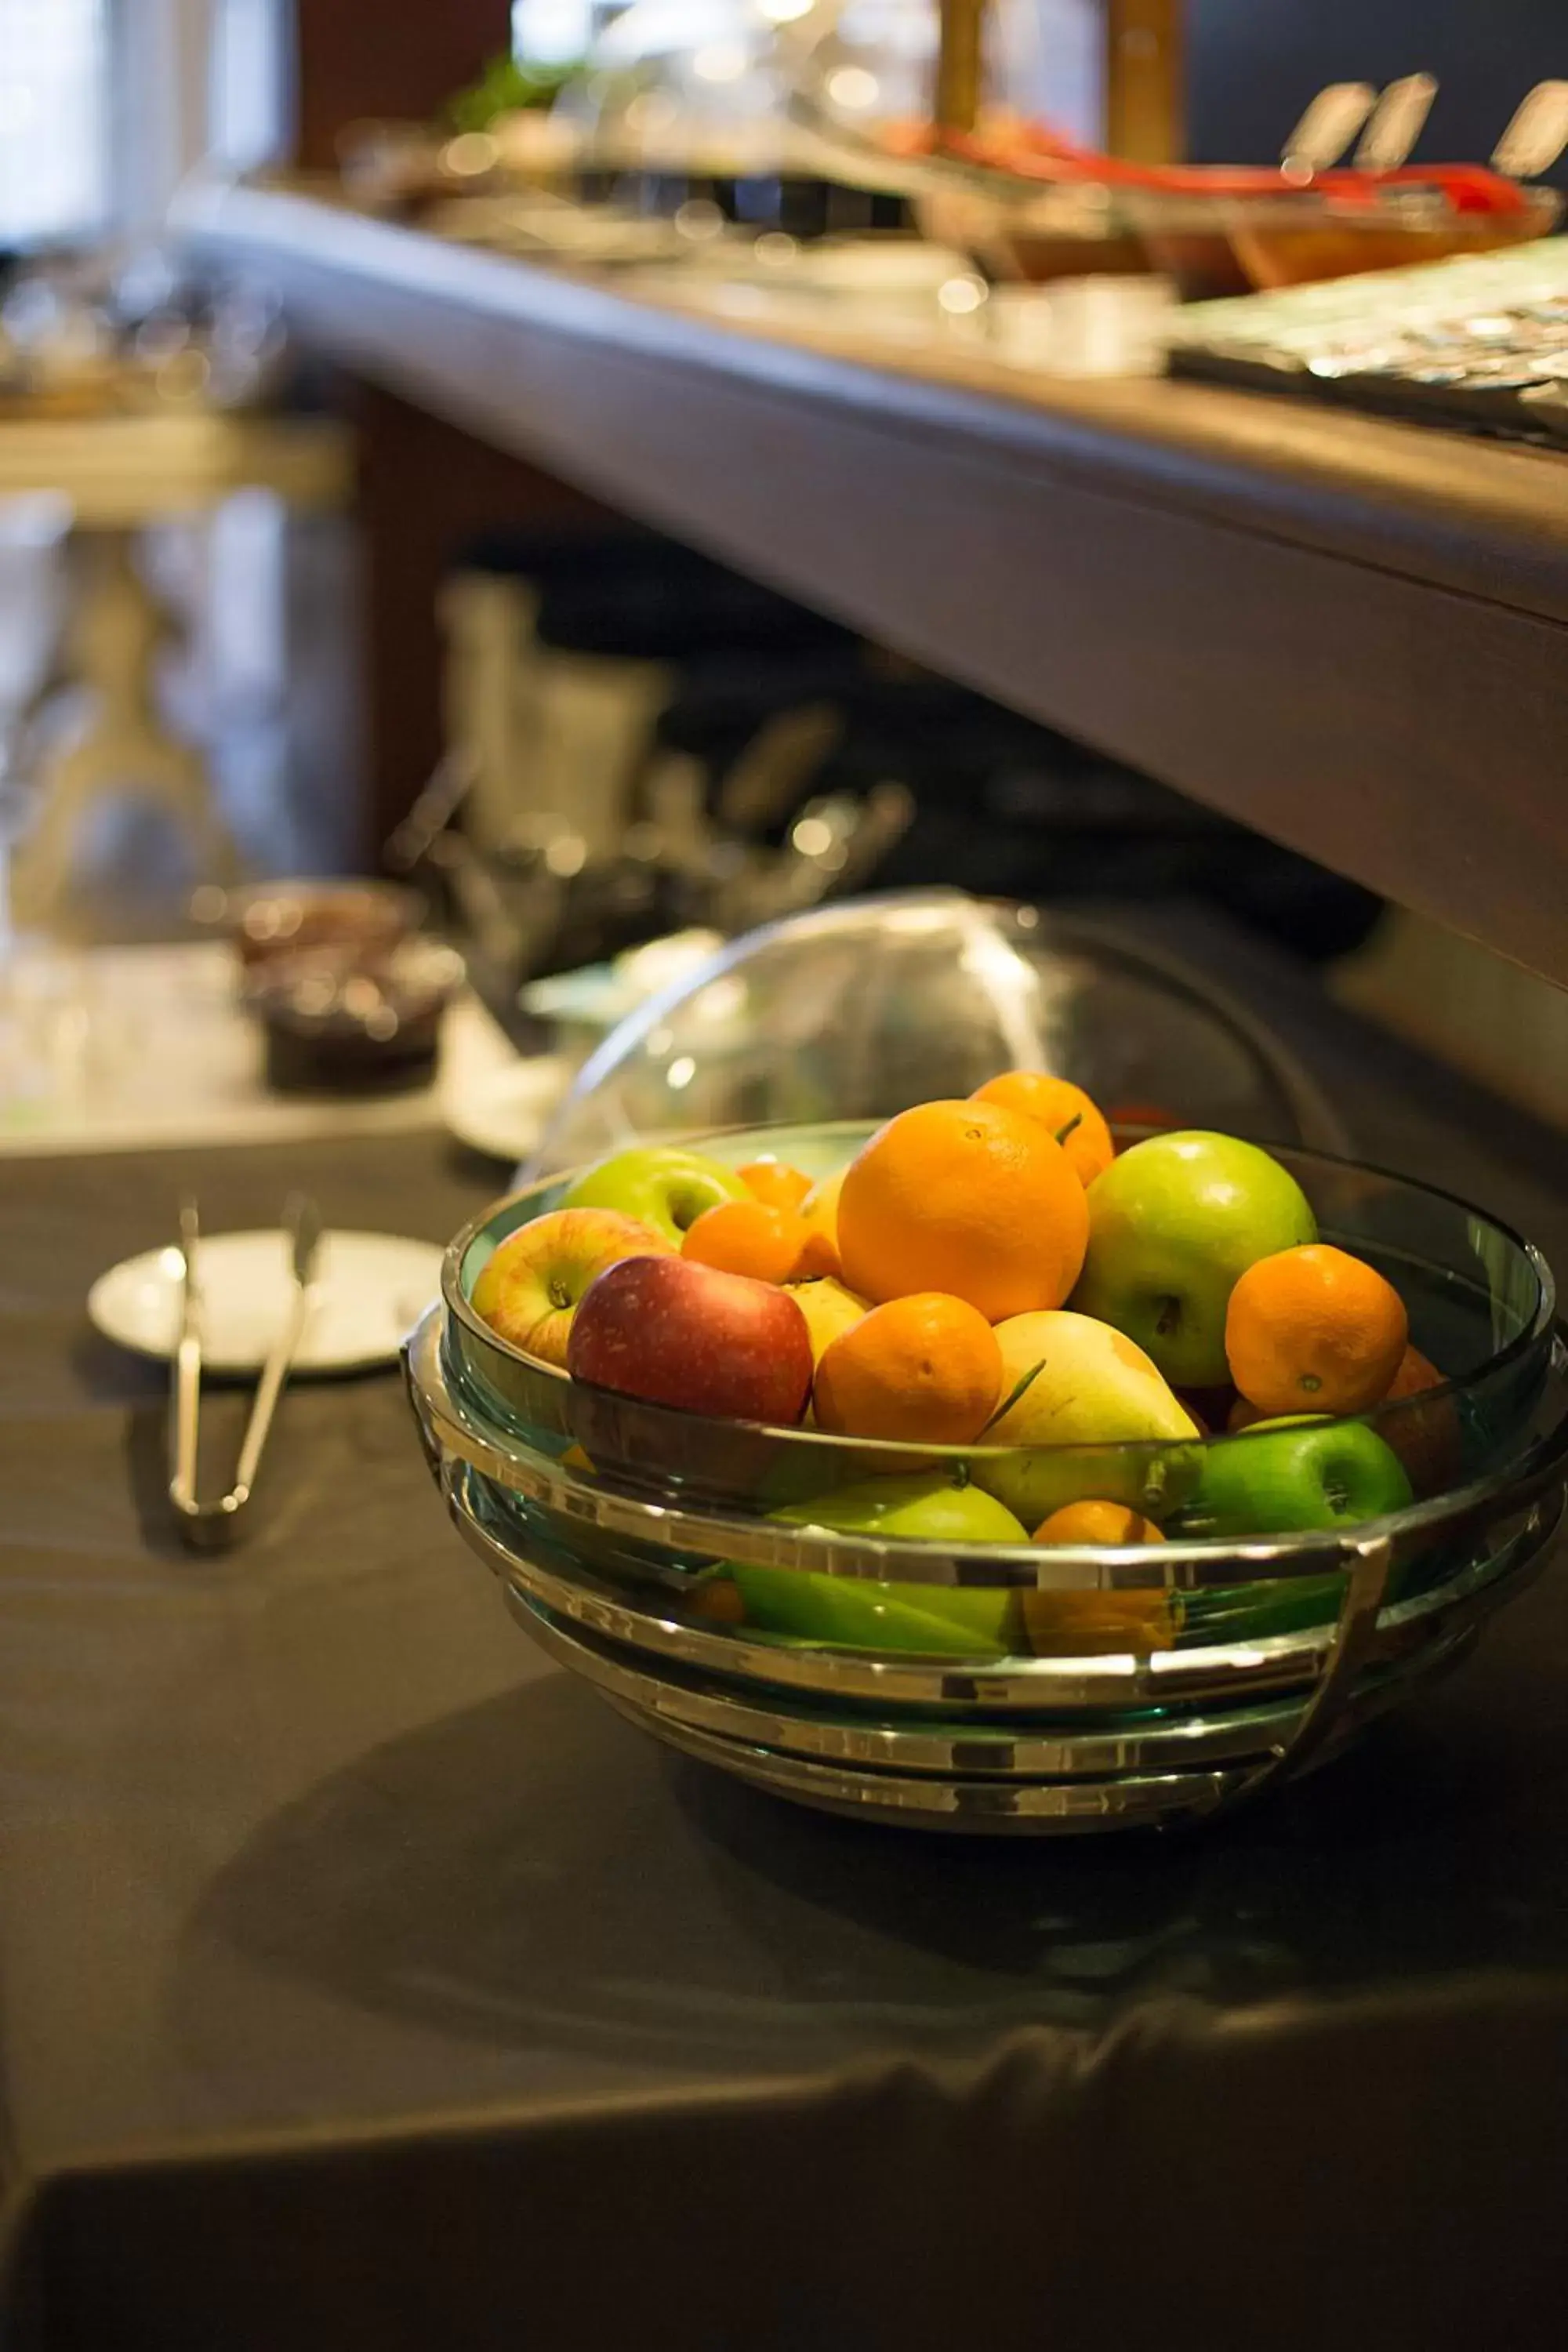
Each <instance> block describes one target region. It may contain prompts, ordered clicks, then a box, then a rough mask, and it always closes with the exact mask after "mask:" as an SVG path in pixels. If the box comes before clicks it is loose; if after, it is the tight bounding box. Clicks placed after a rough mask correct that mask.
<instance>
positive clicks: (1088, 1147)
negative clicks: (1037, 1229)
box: [969, 1070, 1116, 1186]
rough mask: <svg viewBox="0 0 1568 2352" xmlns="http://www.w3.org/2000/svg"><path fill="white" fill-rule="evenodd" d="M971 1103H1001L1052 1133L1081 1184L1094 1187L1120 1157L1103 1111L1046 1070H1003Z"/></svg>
mask: <svg viewBox="0 0 1568 2352" xmlns="http://www.w3.org/2000/svg"><path fill="white" fill-rule="evenodd" d="M969 1099H970V1101H971V1102H992V1103H1000V1104H1001V1106H1002V1108H1003V1109H1004V1110H1018V1111H1022V1112H1023V1114H1024V1117H1025V1118H1037V1119H1038V1120H1039V1122H1040V1124H1041V1126H1042V1127H1048V1128H1049V1129H1050V1131H1051V1133H1052V1134H1053V1135H1054V1136H1055V1137H1056V1139H1057V1141H1058V1143H1059V1144H1060V1145H1061V1148H1062V1150H1064V1151H1065V1152H1066V1153H1067V1156H1068V1160H1070V1161H1071V1162H1072V1165H1073V1167H1074V1169H1075V1170H1076V1171H1077V1173H1078V1179H1079V1183H1080V1184H1083V1185H1086V1186H1087V1185H1089V1184H1092V1183H1093V1181H1094V1180H1095V1178H1096V1177H1097V1176H1100V1175H1103V1173H1104V1172H1105V1171H1106V1169H1108V1168H1109V1167H1110V1163H1111V1161H1112V1160H1114V1159H1115V1157H1116V1146H1115V1144H1114V1143H1112V1141H1111V1139H1110V1128H1109V1127H1107V1125H1106V1123H1105V1118H1104V1115H1103V1113H1102V1112H1101V1111H1100V1107H1099V1105H1098V1104H1097V1103H1095V1102H1094V1101H1093V1100H1092V1099H1091V1098H1090V1097H1089V1096H1088V1095H1086V1094H1085V1092H1084V1090H1083V1088H1082V1087H1075V1086H1074V1084H1073V1082H1072V1080H1071V1079H1070V1078H1053V1077H1050V1076H1047V1073H1046V1072H1045V1071H1044V1070H1004V1071H1003V1073H1002V1076H1000V1077H999V1078H987V1079H986V1081H985V1084H984V1086H983V1087H975V1089H974V1092H973V1094H972V1095H971V1096H970V1097H969Z"/></svg>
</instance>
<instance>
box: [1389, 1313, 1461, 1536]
mask: <svg viewBox="0 0 1568 2352" xmlns="http://www.w3.org/2000/svg"><path fill="white" fill-rule="evenodd" d="M1443 1380H1444V1375H1443V1374H1442V1373H1441V1372H1440V1371H1439V1370H1437V1367H1436V1364H1433V1363H1429V1362H1428V1361H1427V1360H1426V1357H1425V1356H1424V1355H1422V1353H1421V1351H1420V1349H1417V1348H1406V1349H1405V1353H1404V1355H1403V1356H1402V1357H1401V1359H1400V1363H1399V1370H1397V1371H1396V1372H1395V1373H1394V1378H1393V1380H1392V1381H1391V1382H1390V1383H1389V1388H1388V1393H1387V1395H1386V1396H1385V1397H1384V1399H1383V1400H1382V1402H1383V1403H1384V1405H1394V1404H1403V1405H1404V1406H1405V1411H1404V1412H1379V1413H1378V1415H1377V1418H1376V1421H1375V1423H1374V1424H1373V1426H1374V1427H1375V1428H1376V1430H1377V1433H1378V1435H1379V1436H1380V1437H1381V1438H1382V1439H1383V1441H1384V1444H1385V1445H1388V1446H1391V1447H1392V1448H1393V1450H1394V1453H1395V1454H1398V1456H1399V1459H1400V1461H1401V1462H1402V1463H1403V1464H1404V1465H1405V1476H1406V1477H1407V1478H1408V1479H1409V1481H1410V1484H1411V1486H1413V1487H1414V1489H1415V1493H1416V1494H1417V1495H1418V1496H1420V1497H1421V1498H1422V1499H1423V1500H1425V1499H1426V1497H1427V1496H1432V1495H1440V1494H1441V1493H1442V1492H1443V1489H1444V1488H1445V1487H1446V1486H1453V1485H1454V1483H1455V1481H1456V1480H1457V1479H1458V1475H1459V1472H1460V1470H1461V1469H1462V1467H1463V1454H1462V1449H1461V1444H1460V1437H1461V1433H1460V1426H1459V1415H1458V1410H1457V1408H1456V1406H1455V1403H1454V1400H1453V1398H1452V1397H1434V1398H1433V1400H1432V1402H1431V1403H1430V1404H1424V1405H1413V1404H1411V1403H1410V1402H1409V1400H1410V1399H1411V1398H1412V1397H1418V1396H1421V1395H1423V1394H1424V1393H1425V1391H1426V1390H1427V1389H1436V1388H1441V1386H1442V1385H1443Z"/></svg>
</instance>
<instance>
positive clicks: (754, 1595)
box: [730, 1472, 1028, 1658]
mask: <svg viewBox="0 0 1568 2352" xmlns="http://www.w3.org/2000/svg"><path fill="white" fill-rule="evenodd" d="M768 1516H769V1517H770V1518H774V1519H782V1520H787V1521H789V1522H791V1523H792V1524H793V1525H795V1526H796V1527H816V1528H829V1529H835V1530H841V1531H843V1532H845V1533H847V1534H855V1535H874V1536H891V1537H897V1538H902V1539H903V1540H904V1541H906V1542H913V1543H942V1544H952V1545H955V1546H957V1545H962V1546H964V1547H967V1546H969V1545H971V1544H985V1543H1009V1544H1022V1543H1025V1542H1026V1541H1027V1540H1028V1538H1026V1535H1025V1532H1024V1529H1023V1528H1021V1527H1020V1526H1019V1524H1018V1521H1017V1520H1016V1518H1015V1517H1013V1514H1012V1512H1011V1511H1008V1510H1006V1509H1005V1508H1004V1507H1003V1506H1002V1505H1001V1504H1000V1503H998V1502H997V1501H995V1500H994V1497H993V1496H990V1495H987V1494H984V1493H983V1492H982V1491H981V1489H980V1488H978V1487H976V1486H956V1485H954V1483H953V1482H952V1479H951V1478H946V1477H943V1476H941V1475H933V1474H930V1473H925V1472H921V1473H920V1474H918V1475H911V1476H910V1477H904V1478H867V1479H864V1480H863V1481H861V1482H860V1483H859V1484H858V1485H857V1486H841V1487H840V1488H839V1489H838V1490H837V1493H836V1494H831V1495H819V1496H816V1498H815V1499H814V1500H813V1501H811V1502H808V1503H790V1504H787V1505H786V1506H785V1507H784V1508H783V1509H782V1510H777V1511H772V1512H770V1513H769V1515H768ZM730 1574H731V1576H732V1577H733V1578H734V1580H735V1582H736V1584H737V1585H738V1586H739V1587H740V1591H741V1596H742V1600H743V1601H744V1602H745V1607H746V1622H747V1623H748V1624H749V1625H753V1626H756V1627H757V1628H758V1629H759V1631H761V1632H763V1633H787V1634H790V1635H793V1636H794V1637H795V1639H796V1640H798V1641H808V1642H832V1643H842V1644H844V1645H845V1646H847V1647H848V1648H850V1649H856V1650H900V1651H908V1652H911V1653H918V1654H921V1655H924V1656H927V1657H950V1658H973V1657H980V1656H990V1657H1003V1656H1005V1655H1007V1654H1009V1653H1010V1652H1011V1651H1013V1650H1014V1649H1016V1647H1017V1645H1018V1629H1019V1620H1018V1607H1017V1594H1016V1592H1014V1591H1010V1590H1008V1589H1007V1588H1005V1587H993V1588H982V1587H980V1586H974V1585H954V1584H908V1583H901V1582H888V1583H883V1582H881V1581H879V1580H871V1579H869V1578H860V1577H848V1576H823V1575H818V1574H816V1573H815V1572H813V1571H803V1570H798V1569H790V1568H748V1567H743V1566H742V1565H741V1564H740V1563H738V1562H733V1563H731V1568H730Z"/></svg>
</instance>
